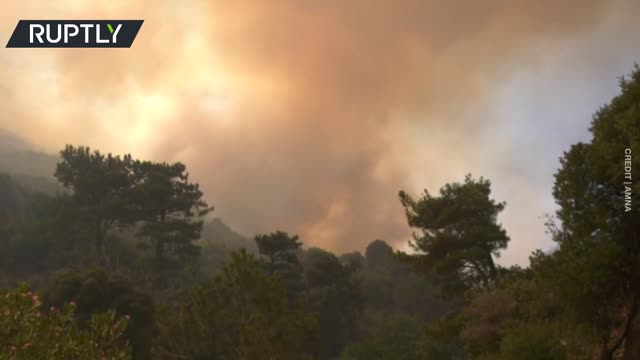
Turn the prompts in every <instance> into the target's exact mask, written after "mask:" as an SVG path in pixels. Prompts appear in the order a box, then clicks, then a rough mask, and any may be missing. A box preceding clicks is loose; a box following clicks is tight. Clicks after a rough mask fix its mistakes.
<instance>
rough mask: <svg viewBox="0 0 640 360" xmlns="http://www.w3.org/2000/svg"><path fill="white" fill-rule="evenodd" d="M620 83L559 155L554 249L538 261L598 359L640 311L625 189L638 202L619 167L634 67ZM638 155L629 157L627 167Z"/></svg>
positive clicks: (639, 86) (634, 111) (637, 260)
mask: <svg viewBox="0 0 640 360" xmlns="http://www.w3.org/2000/svg"><path fill="white" fill-rule="evenodd" d="M620 88H621V93H620V95H618V96H616V97H615V98H614V99H612V101H611V102H610V103H609V104H607V105H605V106H604V107H602V108H601V109H600V110H599V111H598V112H597V113H596V115H595V116H594V118H593V121H592V123H591V128H590V130H591V133H592V134H593V139H592V140H591V142H590V143H578V144H576V145H573V146H572V147H571V149H570V150H569V151H568V152H566V153H565V154H564V156H563V158H562V159H561V168H560V170H559V171H558V173H557V174H556V182H555V185H554V190H553V194H554V197H555V198H556V201H557V203H558V205H559V206H560V209H559V210H558V212H557V216H558V219H559V220H560V221H561V227H560V228H555V229H553V230H554V231H553V234H554V237H555V239H556V241H557V242H558V244H559V246H560V248H559V250H558V251H557V252H556V253H555V254H553V255H552V256H550V257H549V258H547V259H546V260H547V261H546V262H544V264H541V265H542V266H539V269H540V271H539V273H540V276H541V277H542V281H546V282H548V283H549V284H551V286H553V291H554V292H555V293H556V294H557V296H559V297H560V299H561V302H562V303H563V304H564V305H565V306H566V310H567V315H568V316H570V320H571V321H572V322H573V323H575V324H576V326H580V327H583V328H586V329H589V330H588V332H587V335H589V336H590V341H591V342H592V343H593V344H597V345H596V347H599V349H598V350H594V352H598V353H599V354H598V356H600V357H601V358H602V359H611V358H613V357H615V356H616V354H618V353H622V352H623V351H624V344H625V341H626V340H627V338H628V337H629V333H630V327H631V324H632V323H633V322H634V321H635V319H636V318H637V317H638V314H639V313H640V277H638V273H640V238H639V236H640V220H639V219H640V218H638V216H637V215H638V213H637V209H635V208H629V210H627V206H626V205H625V203H626V202H625V191H626V190H627V188H629V189H631V194H632V195H631V196H632V199H631V202H632V203H633V204H637V203H638V201H640V196H639V195H638V193H639V191H640V182H639V181H638V180H636V179H637V177H636V178H635V179H633V180H629V179H625V177H624V168H623V165H624V160H625V152H626V151H625V149H630V150H631V152H632V153H633V154H638V153H640V110H639V108H640V68H638V67H636V69H635V71H634V72H633V74H632V75H631V78H630V79H624V78H623V79H622V80H621V82H620ZM639 161H640V160H638V156H637V155H636V156H634V157H633V160H632V164H631V166H632V167H633V168H638V165H640V162H639ZM625 181H628V183H627V184H625ZM636 208H637V207H636Z"/></svg>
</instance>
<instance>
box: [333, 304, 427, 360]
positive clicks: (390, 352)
mask: <svg viewBox="0 0 640 360" xmlns="http://www.w3.org/2000/svg"><path fill="white" fill-rule="evenodd" d="M370 318H371V319H370V321H368V322H367V323H368V326H369V327H368V328H367V334H366V336H365V338H364V339H363V340H362V341H358V342H355V343H352V344H350V345H349V346H348V347H347V348H346V349H345V351H344V352H343V353H342V356H341V357H340V359H341V360H421V359H423V357H422V355H421V353H420V341H421V335H422V332H423V326H422V323H421V321H419V320H416V319H413V318H411V317H408V316H397V315H386V314H383V315H379V314H373V315H370Z"/></svg>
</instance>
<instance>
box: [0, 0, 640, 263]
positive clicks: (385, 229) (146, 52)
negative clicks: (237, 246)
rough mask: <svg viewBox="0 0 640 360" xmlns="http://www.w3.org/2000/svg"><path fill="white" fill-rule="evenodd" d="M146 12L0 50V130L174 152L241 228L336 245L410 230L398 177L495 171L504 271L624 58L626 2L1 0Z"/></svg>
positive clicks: (5, 8) (12, 12)
mask: <svg viewBox="0 0 640 360" xmlns="http://www.w3.org/2000/svg"><path fill="white" fill-rule="evenodd" d="M0 4H1V5H0V36H3V37H4V38H5V40H3V41H5V43H6V41H7V40H8V39H9V36H10V34H11V32H12V31H13V28H14V27H15V25H16V23H17V21H18V20H19V19H144V20H145V22H144V25H143V26H142V29H141V30H140V33H139V34H138V37H137V39H136V40H135V42H134V44H133V47H132V48H131V49H48V50H45V49H6V48H2V49H0V94H1V95H2V99H3V102H2V106H0V129H3V130H7V131H10V132H13V133H15V134H17V135H19V136H21V137H23V138H25V139H26V140H28V141H30V142H31V143H33V144H34V145H35V146H36V147H37V148H38V149H41V150H46V151H51V152H54V151H57V150H59V149H60V148H62V147H63V146H64V145H65V144H67V143H71V144H75V145H89V146H91V147H94V148H98V149H100V150H103V151H110V152H115V153H125V152H130V153H132V154H133V155H134V156H136V157H140V158H150V159H155V160H166V161H178V160H179V161H183V162H185V163H186V164H187V166H188V168H189V169H190V171H191V173H192V177H193V178H194V179H195V180H197V181H199V182H200V183H201V184H202V186H203V189H204V191H205V193H206V197H207V200H208V201H209V202H210V203H211V204H213V205H214V206H215V207H216V210H215V213H216V214H217V215H218V216H220V217H222V218H223V219H224V220H225V221H226V222H227V223H228V224H229V225H230V226H232V227H233V228H234V229H236V230H238V231H240V232H243V233H245V234H249V235H251V234H254V233H257V232H270V231H274V230H276V229H282V230H285V231H289V232H293V233H299V234H300V235H301V237H302V239H303V241H304V242H305V243H306V244H308V245H319V246H322V247H326V248H329V249H331V250H334V251H337V252H341V251H347V250H355V249H360V250H361V249H363V248H364V246H365V245H366V244H368V243H369V242H370V241H372V240H374V239H376V238H382V239H385V240H387V241H389V242H392V243H394V244H395V245H397V246H399V247H402V246H404V244H406V241H407V240H408V239H409V237H410V230H409V229H408V227H407V226H406V221H405V219H404V214H403V211H402V208H401V206H400V203H399V201H398V197H397V193H398V191H399V190H401V189H403V190H407V191H409V192H410V193H412V194H414V195H416V196H417V195H418V194H419V193H420V192H421V191H422V190H423V189H425V188H426V189H429V191H431V192H436V191H437V190H438V189H439V188H440V186H442V185H443V184H445V183H446V182H451V181H460V180H462V179H463V178H464V175H465V174H466V173H472V174H473V175H474V176H484V177H486V178H489V179H490V180H492V182H493V189H494V197H495V198H496V200H499V201H506V202H507V207H506V210H505V211H504V213H503V215H502V216H501V218H500V221H501V222H502V223H503V225H504V226H505V227H506V229H507V231H508V233H509V234H510V236H511V239H512V240H511V243H510V245H509V249H508V250H507V251H506V252H505V254H504V255H503V257H502V259H501V260H500V261H501V262H502V263H503V264H511V263H521V264H526V261H527V256H528V255H529V253H530V252H531V251H532V250H534V249H536V248H549V247H550V246H551V242H550V240H549V239H548V238H547V236H546V235H545V233H544V226H543V223H544V219H543V218H542V217H543V215H544V213H546V212H547V213H548V212H552V211H553V210H554V205H553V199H552V197H551V186H552V184H553V173H554V172H555V171H556V169H557V167H558V158H559V157H560V156H561V154H562V151H563V150H566V149H568V147H569V145H570V144H572V143H574V142H576V141H579V140H588V132H587V128H588V125H589V121H590V119H591V114H592V113H593V112H594V111H595V110H596V109H597V108H598V107H599V106H601V105H603V104H604V103H606V102H607V101H608V99H609V98H610V97H611V96H613V95H615V94H616V92H617V77H618V76H620V75H623V74H627V73H629V72H630V70H631V68H632V66H633V63H634V62H635V61H637V60H639V59H640V42H639V41H638V36H637V35H638V34H639V33H640V23H639V22H638V21H637V18H638V14H640V2H639V1H637V0H618V1H616V0H602V1H596V0H560V1H558V0H538V1H530V0H486V1H474V0H467V1H462V0H453V1H451V0H449V1H435V0H431V1H429V0H423V1H419V0H397V1H388V0H324V1H315V0H314V1H311V0H269V1H266V0H261V1H258V0H246V1H243V0H212V1H205V0H200V1H196V0H192V1H188V0H185V1H178V0H174V1H161V0H154V1H147V0H144V1H138V2H135V1H79V0H78V1H49V0H43V1H34V2H29V1H6V0H1V2H0Z"/></svg>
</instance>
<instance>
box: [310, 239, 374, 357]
mask: <svg viewBox="0 0 640 360" xmlns="http://www.w3.org/2000/svg"><path fill="white" fill-rule="evenodd" d="M302 262H303V265H304V277H305V281H306V283H307V288H308V292H309V305H310V309H311V311H312V312H313V313H314V314H316V316H317V318H318V332H317V343H316V353H317V355H318V356H319V357H320V358H321V359H326V358H332V357H335V356H337V355H339V354H340V353H341V352H342V350H343V348H344V346H345V345H346V343H347V342H349V341H350V339H351V338H352V337H353V336H355V333H356V327H355V324H356V321H357V318H358V316H359V313H360V310H361V308H362V294H361V292H360V286H359V283H358V280H357V279H356V278H355V276H354V273H353V270H352V269H351V268H348V267H345V266H344V265H343V264H342V263H341V262H340V260H339V259H338V257H336V256H335V255H334V254H332V253H330V252H327V251H324V250H321V249H318V248H312V249H309V250H307V251H306V252H305V253H304V256H303V259H302Z"/></svg>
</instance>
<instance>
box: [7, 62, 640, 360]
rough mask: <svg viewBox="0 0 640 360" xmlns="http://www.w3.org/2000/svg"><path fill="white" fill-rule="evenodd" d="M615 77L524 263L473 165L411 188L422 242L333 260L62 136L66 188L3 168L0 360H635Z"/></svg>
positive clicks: (628, 136) (632, 113)
mask: <svg viewBox="0 0 640 360" xmlns="http://www.w3.org/2000/svg"><path fill="white" fill-rule="evenodd" d="M620 85H621V93H620V94H619V95H618V96H617V97H615V98H614V99H612V101H611V102H610V103H609V104H608V105H606V106H604V107H602V108H601V109H599V110H598V111H597V113H596V114H595V116H594V118H593V121H592V122H591V127H590V131H591V133H592V135H593V138H592V139H591V140H590V141H589V142H586V143H578V144H575V145H573V146H572V147H571V148H570V149H569V150H568V151H567V152H565V153H564V154H563V155H562V157H561V159H560V168H559V170H558V172H557V173H556V176H555V185H554V188H553V195H554V197H555V199H556V202H557V204H558V211H557V213H556V214H555V215H553V216H550V217H549V222H548V231H549V234H550V235H551V236H552V237H553V239H554V241H555V242H556V247H555V249H554V250H553V251H550V252H542V251H536V252H534V253H533V254H531V256H530V264H529V265H528V266H527V267H519V266H513V267H509V268H505V267H503V266H500V265H499V263H498V262H496V258H497V257H498V256H499V255H500V253H501V252H502V251H503V250H504V249H506V248H507V247H508V246H509V244H510V243H513V241H517V239H513V240H512V239H510V237H509V236H508V234H507V232H506V230H505V229H504V228H503V227H502V226H501V225H500V224H499V223H498V220H497V219H498V215H499V214H500V212H501V211H503V210H504V209H505V207H506V206H507V204H505V203H503V202H499V201H496V200H494V199H493V197H492V195H491V190H492V189H491V182H490V181H489V180H488V179H484V178H482V177H480V178H474V177H473V176H471V175H469V176H467V177H466V178H465V179H463V181H461V182H453V183H450V184H445V185H444V186H443V187H442V188H441V189H440V190H439V192H429V191H427V190H425V192H424V193H423V194H422V195H419V196H418V197H414V196H412V195H410V194H408V193H407V192H405V191H401V192H400V193H399V198H400V202H401V204H402V205H403V207H404V209H405V212H406V216H407V223H408V226H409V227H411V228H412V229H413V230H414V232H415V234H416V235H415V237H414V239H413V240H411V241H410V246H411V247H412V250H413V251H411V252H410V253H402V252H398V251H394V249H393V248H392V247H391V246H390V245H389V244H387V243H386V242H385V241H383V240H374V241H372V242H371V243H370V245H369V246H368V247H367V248H366V249H363V252H352V253H347V254H341V255H336V254H333V253H331V252H329V251H326V250H323V249H320V248H309V247H307V246H305V241H308V242H313V239H301V238H300V237H298V236H297V235H295V234H289V233H287V232H285V231H281V230H277V229H274V232H272V233H268V234H258V235H256V236H255V237H254V238H253V240H251V239H248V238H245V237H244V236H242V235H240V234H238V233H235V232H234V231H232V230H231V229H230V228H229V227H228V226H226V225H225V224H224V222H222V220H220V219H215V218H211V215H210V213H211V211H212V210H213V207H211V206H209V205H208V204H207V203H206V202H205V201H204V200H203V199H204V194H203V193H202V191H201V190H200V188H199V186H198V184H197V183H194V182H192V181H191V180H190V178H189V175H188V172H187V169H186V166H185V165H184V164H182V163H173V164H168V163H158V162H151V161H142V160H137V159H135V158H133V157H132V156H131V155H124V156H115V155H111V154H102V153H100V152H99V151H94V150H91V149H89V148H87V147H74V146H67V147H66V148H65V149H64V150H62V151H61V153H60V159H59V162H58V163H57V166H56V168H55V169H50V173H55V177H56V179H57V180H58V182H59V185H56V186H51V183H50V182H48V181H45V180H34V178H33V177H26V175H25V174H21V175H17V174H11V175H9V174H1V175H0V259H1V260H2V261H0V287H2V288H4V289H17V290H1V291H0V359H91V360H93V359H229V360H263V359H264V360H273V359H278V360H303V359H322V360H324V359H326V360H331V359H341V360H418V359H427V360H439V359H443V360H444V359H506V360H511V359H514V360H515V359H532V360H533V359H550V360H551V359H553V360H555V359H557V360H562V359H567V360H569V359H598V360H613V359H627V360H628V359H638V358H640V350H639V349H640V316H639V315H638V313H639V312H640V276H639V275H638V274H640V239H639V238H638V237H639V236H640V220H639V219H640V217H639V216H638V215H639V214H638V210H637V205H635V204H638V203H639V201H640V199H638V194H639V193H640V182H638V181H637V180H635V179H633V180H632V181H630V182H629V183H626V184H625V181H629V180H627V179H624V177H623V176H624V172H623V171H622V164H623V160H624V155H625V151H626V149H631V152H632V153H633V154H638V153H640V69H638V68H636V69H635V71H634V72H633V73H632V75H631V76H630V77H629V78H627V79H622V80H621V83H620ZM638 159H639V157H637V156H636V157H633V160H632V167H633V168H634V169H637V168H638V161H639V160H638ZM22 168H23V167H21V169H22ZM8 170H11V169H8ZM39 171H42V170H39ZM25 179H28V180H25ZM625 187H629V188H630V190H631V191H630V193H631V194H632V195H631V197H632V199H631V200H632V201H631V202H632V204H634V206H633V207H632V208H631V209H630V210H627V209H626V206H625V201H624V194H625ZM372 240H373V239H372ZM25 283H28V284H29V285H28V286H29V288H30V289H32V290H28V289H27V287H26V285H24V284H25Z"/></svg>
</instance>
